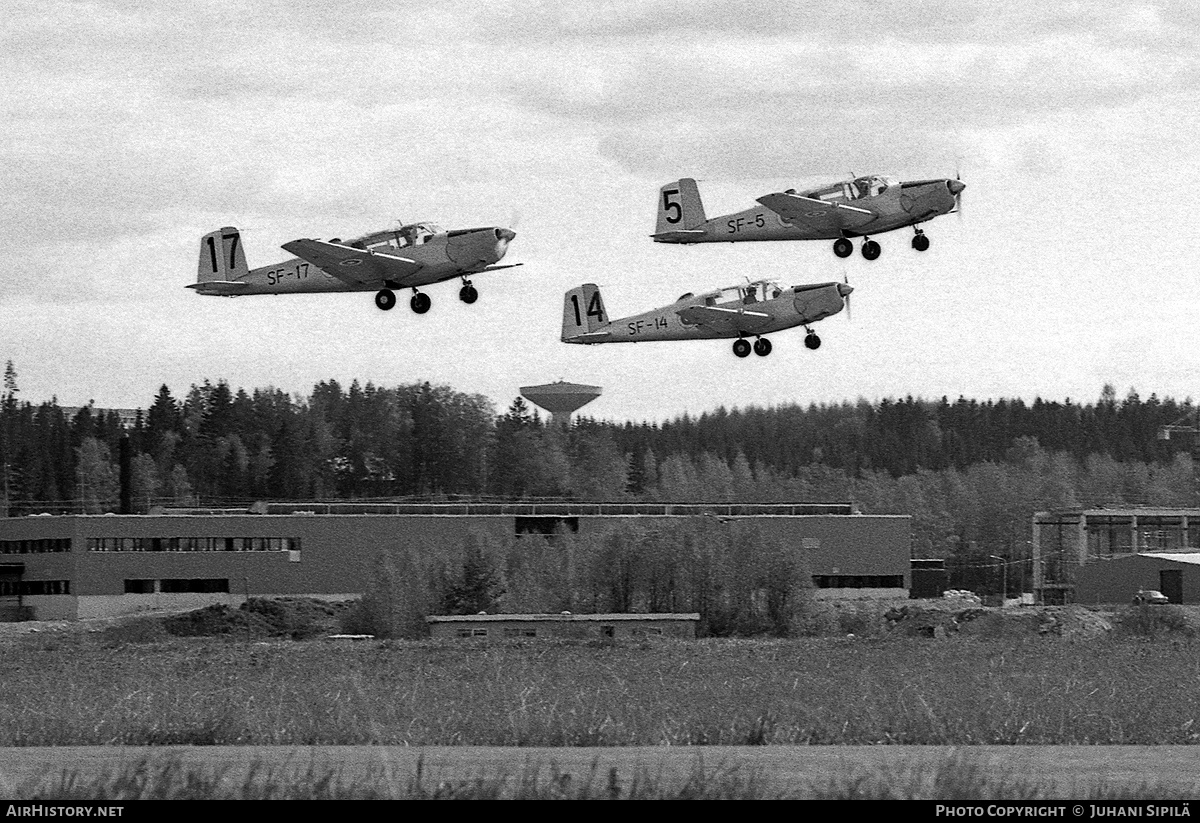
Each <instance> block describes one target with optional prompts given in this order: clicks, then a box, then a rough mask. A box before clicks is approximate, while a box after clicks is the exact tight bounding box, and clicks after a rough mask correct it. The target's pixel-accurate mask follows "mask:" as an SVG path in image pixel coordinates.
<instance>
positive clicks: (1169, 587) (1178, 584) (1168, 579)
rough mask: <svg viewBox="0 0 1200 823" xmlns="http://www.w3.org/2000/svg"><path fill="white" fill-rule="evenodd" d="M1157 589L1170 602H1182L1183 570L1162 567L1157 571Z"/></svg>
mask: <svg viewBox="0 0 1200 823" xmlns="http://www.w3.org/2000/svg"><path fill="white" fill-rule="evenodd" d="M1158 590H1159V591H1161V592H1162V593H1163V594H1165V595H1166V596H1167V599H1168V600H1170V601H1171V602H1172V603H1182V602H1183V570H1182V569H1162V570H1160V571H1159V573H1158Z"/></svg>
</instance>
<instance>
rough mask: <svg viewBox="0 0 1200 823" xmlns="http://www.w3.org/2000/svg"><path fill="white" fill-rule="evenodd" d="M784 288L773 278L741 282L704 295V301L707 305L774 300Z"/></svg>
mask: <svg viewBox="0 0 1200 823" xmlns="http://www.w3.org/2000/svg"><path fill="white" fill-rule="evenodd" d="M785 291H786V289H785V288H784V287H783V286H781V285H779V284H778V283H776V282H775V281H774V280H756V281H755V282H753V283H743V284H741V285H740V286H729V287H728V288H724V289H721V290H720V291H715V292H712V293H710V294H706V295H704V303H705V305H708V306H723V305H729V304H732V303H740V304H742V305H749V304H751V303H762V302H765V301H767V300H774V299H775V298H776V297H779V296H780V295H782V294H783V293H784V292H785Z"/></svg>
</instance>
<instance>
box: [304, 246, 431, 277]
mask: <svg viewBox="0 0 1200 823" xmlns="http://www.w3.org/2000/svg"><path fill="white" fill-rule="evenodd" d="M283 248H284V249H286V250H287V251H290V252H291V253H292V254H294V255H296V256H297V257H299V258H300V259H301V260H304V261H306V262H308V263H311V264H313V265H314V266H316V267H317V268H319V269H321V270H322V271H324V272H325V273H326V274H329V275H332V276H333V277H336V278H337V279H339V280H344V281H345V282H347V283H351V284H354V285H359V284H362V285H374V284H376V283H380V282H382V281H384V280H393V281H396V282H402V281H403V280H404V279H405V278H407V277H410V276H412V275H413V274H415V273H416V272H418V271H420V270H421V268H422V264H420V263H418V262H417V261H416V260H410V259H408V258H407V257H400V256H399V255H395V254H380V253H379V252H369V251H365V250H363V249H356V248H353V247H351V246H343V245H341V244H340V243H326V242H325V241H323V240H290V241H288V242H287V243H284V244H283Z"/></svg>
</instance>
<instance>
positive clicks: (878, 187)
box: [805, 174, 896, 201]
mask: <svg viewBox="0 0 1200 823" xmlns="http://www.w3.org/2000/svg"><path fill="white" fill-rule="evenodd" d="M894 185H896V181H894V180H892V179H891V178H889V177H884V176H882V175H878V174H871V175H867V176H866V177H856V178H854V179H853V180H847V181H843V182H841V183H832V184H830V185H828V186H822V187H821V188H819V189H815V190H813V191H810V192H808V193H806V194H805V197H812V198H814V199H816V200H839V201H843V200H861V199H862V198H864V197H877V196H878V195H880V194H883V193H884V192H885V191H887V190H888V189H889V188H891V187H892V186H894Z"/></svg>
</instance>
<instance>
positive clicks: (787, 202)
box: [758, 192, 875, 233]
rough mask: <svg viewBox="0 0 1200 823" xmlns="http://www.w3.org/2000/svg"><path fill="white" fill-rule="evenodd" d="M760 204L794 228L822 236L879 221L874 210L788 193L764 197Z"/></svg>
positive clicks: (759, 200)
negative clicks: (821, 234) (807, 230)
mask: <svg viewBox="0 0 1200 823" xmlns="http://www.w3.org/2000/svg"><path fill="white" fill-rule="evenodd" d="M758 202H759V203H762V204H763V205H764V206H766V207H767V208H768V209H770V210H771V211H773V212H775V213H776V214H778V215H779V216H780V217H782V218H783V219H784V220H786V221H787V222H789V223H791V224H792V225H793V226H798V227H801V228H806V229H810V230H812V231H815V232H820V233H829V232H835V233H836V232H838V231H841V230H842V229H843V228H847V229H854V228H858V227H859V226H863V225H865V224H867V223H870V222H871V221H872V220H874V219H875V212H873V211H871V210H870V209H861V208H859V207H858V206H849V205H847V204H845V203H837V202H831V201H828V200H817V199H816V198H815V197H805V196H803V195H800V194H788V193H787V192H778V193H776V194H767V195H763V196H762V197H760V198H758Z"/></svg>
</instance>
